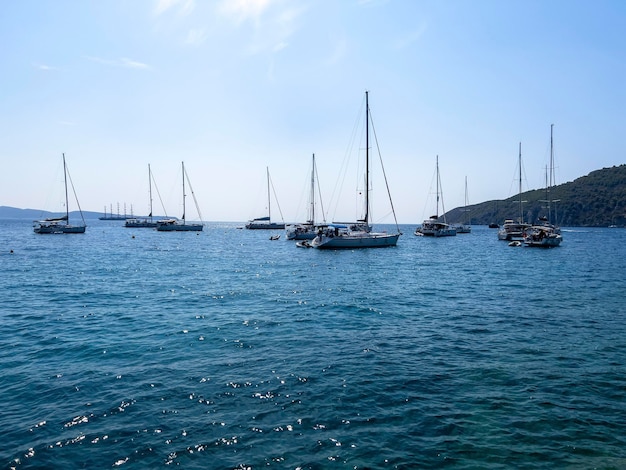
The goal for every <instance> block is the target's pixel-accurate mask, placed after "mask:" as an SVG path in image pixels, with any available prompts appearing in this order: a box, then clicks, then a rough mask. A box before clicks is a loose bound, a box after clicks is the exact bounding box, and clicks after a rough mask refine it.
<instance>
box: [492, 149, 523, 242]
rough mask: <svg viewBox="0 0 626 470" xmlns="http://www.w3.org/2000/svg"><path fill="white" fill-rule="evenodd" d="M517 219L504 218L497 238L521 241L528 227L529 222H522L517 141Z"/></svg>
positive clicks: (520, 156) (520, 154)
mask: <svg viewBox="0 0 626 470" xmlns="http://www.w3.org/2000/svg"><path fill="white" fill-rule="evenodd" d="M518 166H519V219H518V220H517V222H515V221H514V220H513V219H506V220H505V221H504V224H503V225H502V227H501V228H500V229H499V230H498V240H505V241H521V240H523V239H524V231H525V230H526V229H527V228H528V227H530V224H527V223H524V209H523V204H524V201H522V143H521V142H520V143H519V157H518Z"/></svg>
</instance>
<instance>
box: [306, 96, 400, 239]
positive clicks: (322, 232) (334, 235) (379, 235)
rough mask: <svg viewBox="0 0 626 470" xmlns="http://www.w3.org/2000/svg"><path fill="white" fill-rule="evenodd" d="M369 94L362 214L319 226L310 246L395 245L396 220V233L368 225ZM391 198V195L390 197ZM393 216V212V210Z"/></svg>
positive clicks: (397, 236) (366, 118)
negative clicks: (345, 222) (353, 220)
mask: <svg viewBox="0 0 626 470" xmlns="http://www.w3.org/2000/svg"><path fill="white" fill-rule="evenodd" d="M370 120H371V117H370V108H369V95H368V92H367V91H366V92H365V191H364V193H365V207H364V216H363V218H362V219H360V220H357V223H356V224H350V225H343V224H330V225H329V226H327V227H320V228H319V230H318V234H317V235H316V237H315V238H314V239H313V240H312V241H311V246H312V247H314V248H319V249H335V250H336V249H353V248H383V247H389V246H396V244H397V243H398V238H399V237H400V230H399V229H398V224H397V222H396V229H397V233H393V234H390V233H387V232H372V231H371V225H370V201H369V192H370V175H369V171H370V161H369V127H370ZM390 200H391V197H390ZM392 211H393V204H392ZM394 217H395V212H394Z"/></svg>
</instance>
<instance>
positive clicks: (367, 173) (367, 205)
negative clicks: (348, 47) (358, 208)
mask: <svg viewBox="0 0 626 470" xmlns="http://www.w3.org/2000/svg"><path fill="white" fill-rule="evenodd" d="M368 94H369V92H368V91H366V92H365V217H364V219H365V225H366V227H368V228H369V210H370V199H369V193H370V154H369V150H370V144H369V137H370V136H369V130H370V126H369V123H370V120H369V115H370V105H369V97H368Z"/></svg>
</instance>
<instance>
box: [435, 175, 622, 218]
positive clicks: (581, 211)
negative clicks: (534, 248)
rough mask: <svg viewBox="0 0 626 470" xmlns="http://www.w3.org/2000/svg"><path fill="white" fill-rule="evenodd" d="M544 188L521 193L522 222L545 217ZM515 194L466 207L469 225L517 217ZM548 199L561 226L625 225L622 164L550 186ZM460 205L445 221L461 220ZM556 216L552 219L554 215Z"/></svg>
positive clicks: (545, 198) (517, 202)
mask: <svg viewBox="0 0 626 470" xmlns="http://www.w3.org/2000/svg"><path fill="white" fill-rule="evenodd" d="M546 196H547V194H546V190H545V189H536V190H533V191H526V192H524V193H522V201H525V202H523V204H522V208H523V217H524V221H525V222H535V221H536V220H537V219H538V218H539V217H541V216H544V215H545V216H548V206H547V204H546V202H545V201H546V200H547V199H548V197H546ZM519 199H520V198H519V195H517V196H512V197H510V198H508V199H504V200H495V201H486V202H483V203H480V204H475V205H472V206H468V209H469V210H470V212H469V215H470V218H471V223H472V224H479V225H480V224H490V223H497V224H500V225H501V224H502V223H503V222H504V220H505V219H513V220H517V219H519V214H520V211H519ZM549 199H550V200H551V201H557V202H553V203H552V204H551V212H552V219H553V222H555V223H557V224H559V225H561V226H565V227H575V226H592V227H603V226H604V227H606V226H608V225H618V226H626V165H620V166H614V167H612V168H603V169H601V170H596V171H592V172H591V173H589V174H588V175H587V176H583V177H581V178H577V179H575V180H574V181H571V182H569V183H565V184H561V185H558V186H554V187H553V188H551V190H550V194H549ZM463 209H464V208H463V207H457V208H455V209H452V210H451V211H449V212H447V213H446V219H447V221H448V223H460V222H461V221H462V220H463V216H464V213H463ZM555 215H556V218H555Z"/></svg>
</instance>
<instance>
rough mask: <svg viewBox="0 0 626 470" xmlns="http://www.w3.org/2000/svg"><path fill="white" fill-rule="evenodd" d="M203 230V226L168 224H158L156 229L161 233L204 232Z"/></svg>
mask: <svg viewBox="0 0 626 470" xmlns="http://www.w3.org/2000/svg"><path fill="white" fill-rule="evenodd" d="M203 228H204V225H202V224H179V223H166V224H158V225H157V228H156V229H157V230H158V231H159V232H202V230H203Z"/></svg>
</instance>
